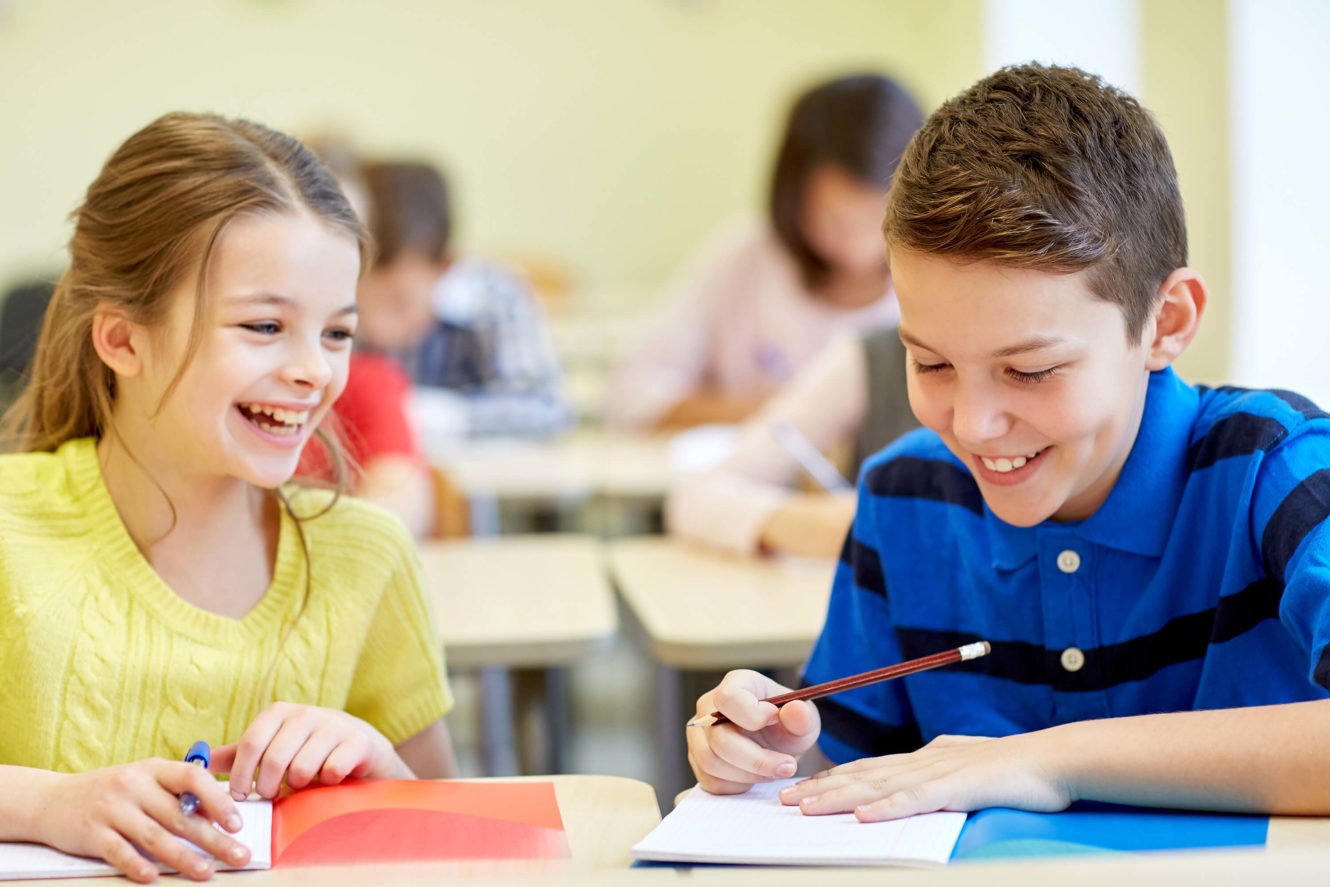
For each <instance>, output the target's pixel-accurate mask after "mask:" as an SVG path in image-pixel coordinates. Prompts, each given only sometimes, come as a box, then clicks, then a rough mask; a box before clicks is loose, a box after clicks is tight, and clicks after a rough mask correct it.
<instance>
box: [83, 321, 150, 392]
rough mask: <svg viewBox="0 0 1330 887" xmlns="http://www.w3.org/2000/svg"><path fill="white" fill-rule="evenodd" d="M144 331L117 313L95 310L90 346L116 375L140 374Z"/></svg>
mask: <svg viewBox="0 0 1330 887" xmlns="http://www.w3.org/2000/svg"><path fill="white" fill-rule="evenodd" d="M145 342H146V331H145V330H144V329H143V327H141V326H139V325H138V324H136V323H134V322H133V321H131V320H130V319H129V318H127V317H125V316H124V315H123V314H120V313H119V312H115V311H110V310H104V309H103V310H98V312H97V313H96V314H95V315H93V318H92V347H93V349H94V350H96V352H97V356H98V357H100V358H101V359H102V363H104V364H106V365H107V366H108V367H109V368H110V369H111V371H112V372H113V373H115V374H116V375H117V376H136V375H138V374H139V373H141V372H143V345H144V343H145Z"/></svg>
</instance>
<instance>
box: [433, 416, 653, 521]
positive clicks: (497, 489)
mask: <svg viewBox="0 0 1330 887" xmlns="http://www.w3.org/2000/svg"><path fill="white" fill-rule="evenodd" d="M426 450H427V452H429V454H430V458H431V459H432V460H433V461H434V463H435V464H436V465H438V466H439V467H440V468H442V469H443V470H444V471H445V472H447V474H448V477H449V479H450V480H451V481H452V482H453V483H454V484H456V485H457V487H458V488H459V489H460V490H461V491H462V492H463V493H464V494H465V495H466V496H467V497H468V498H469V499H470V500H471V503H472V522H473V525H474V526H475V527H476V528H477V529H476V532H477V533H478V534H485V533H489V534H493V533H495V532H497V531H498V524H499V520H498V510H499V507H500V506H501V505H509V506H516V507H530V506H553V507H555V508H557V509H559V510H561V511H570V510H573V509H577V508H580V507H582V506H585V505H587V504H589V503H593V502H596V503H599V504H602V505H606V506H607V507H610V506H613V507H621V506H622V505H623V503H624V502H625V500H629V501H630V503H631V504H632V505H634V506H637V507H641V506H643V505H645V506H648V507H654V506H657V505H659V503H660V502H661V501H662V500H663V499H664V497H665V494H666V493H667V492H668V490H669V485H670V480H671V477H672V469H671V466H670V455H669V437H668V436H667V435H635V434H626V433H622V432H614V431H605V430H600V429H579V430H577V431H574V432H571V433H570V434H566V435H564V436H562V437H558V438H555V439H553V440H514V439H507V438H495V439H480V440H460V441H459V440H453V441H447V440H443V441H435V442H433V444H432V445H431V444H430V443H429V442H428V441H427V442H426Z"/></svg>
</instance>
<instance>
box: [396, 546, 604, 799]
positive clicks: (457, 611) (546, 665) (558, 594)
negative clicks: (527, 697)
mask: <svg viewBox="0 0 1330 887" xmlns="http://www.w3.org/2000/svg"><path fill="white" fill-rule="evenodd" d="M420 558H421V562H422V563H423V565H424V571H425V583H426V586H427V587H428V589H429V592H430V595H431V597H432V598H433V603H434V613H435V619H436V622H437V625H438V630H439V635H440V637H441V638H442V639H443V646H444V651H445V655H446V657H447V659H448V665H449V667H451V668H475V669H478V670H479V671H480V678H481V687H482V690H481V694H480V703H481V731H482V753H483V755H484V759H485V771H486V773H488V774H491V775H493V774H507V773H513V772H516V769H517V768H516V763H515V758H514V757H513V731H512V719H513V712H512V691H511V687H510V686H509V675H508V670H509V669H513V668H540V669H548V670H550V671H548V672H547V675H546V687H545V690H546V700H545V702H546V706H545V708H546V712H547V715H548V719H549V725H550V730H549V733H550V761H549V764H550V766H549V769H550V770H552V771H554V772H558V771H560V770H562V769H564V768H563V756H564V749H565V746H566V738H567V732H568V725H567V710H568V700H567V686H566V675H565V674H564V673H563V672H562V671H561V670H557V669H559V668H560V667H561V666H566V665H568V664H570V663H573V662H576V661H577V660H579V659H581V658H583V657H585V656H587V655H589V654H590V653H592V652H594V651H595V650H597V649H599V648H600V647H602V646H604V645H605V644H607V643H608V642H609V641H610V639H611V638H612V637H613V636H614V633H615V631H617V629H618V615H617V613H616V611H615V606H614V596H613V593H612V592H611V590H610V586H609V582H608V579H607V577H606V575H605V569H604V566H603V564H602V560H603V551H602V548H601V544H600V542H599V540H596V539H593V538H591V537H589V536H574V535H562V534H559V535H544V536H501V537H485V538H471V539H458V540H450V541H443V542H426V543H423V544H422V545H421V548H420Z"/></svg>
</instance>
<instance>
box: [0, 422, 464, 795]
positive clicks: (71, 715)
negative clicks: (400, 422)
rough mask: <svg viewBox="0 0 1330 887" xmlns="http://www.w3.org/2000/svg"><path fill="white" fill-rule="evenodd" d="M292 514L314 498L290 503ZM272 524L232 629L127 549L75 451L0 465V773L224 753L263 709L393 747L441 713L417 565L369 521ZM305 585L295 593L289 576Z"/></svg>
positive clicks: (332, 517) (351, 510)
mask: <svg viewBox="0 0 1330 887" xmlns="http://www.w3.org/2000/svg"><path fill="white" fill-rule="evenodd" d="M295 501H296V510H297V511H298V512H299V513H301V514H308V513H312V512H314V511H318V510H319V508H320V506H321V504H323V503H326V501H327V498H326V494H317V493H312V492H302V493H300V494H298V495H297V497H296V499H295ZM301 526H302V527H303V529H304V535H305V540H306V544H307V546H308V552H309V557H308V559H306V556H305V552H304V550H302V546H301V544H300V539H299V534H298V533H297V526H296V522H295V520H294V519H293V518H292V517H291V516H290V515H285V514H284V515H283V519H282V527H281V536H280V540H279V543H278V551H277V561H276V565H275V569H274V571H273V580H272V585H271V586H270V587H269V589H268V591H267V593H266V594H265V595H264V596H263V598H262V599H261V600H260V601H259V603H258V605H257V606H255V607H254V609H253V610H251V611H250V612H249V613H248V614H246V615H245V616H244V617H243V618H240V619H231V618H228V617H225V616H219V615H217V614H215V613H209V612H207V611H204V610H200V609H198V608H196V607H194V606H192V605H191V604H188V603H186V602H185V601H184V600H182V599H181V598H180V597H179V596H177V595H176V594H175V593H174V592H173V591H172V590H171V589H170V588H169V587H168V586H167V585H166V584H165V583H164V582H163V581H162V580H161V578H160V577H159V576H158V575H157V574H156V573H155V572H154V571H153V569H152V567H151V565H150V564H149V563H148V562H147V560H146V559H145V558H144V557H143V555H142V554H141V553H140V552H139V550H138V549H137V547H135V545H134V543H133V541H132V540H131V539H130V537H129V533H128V532H127V531H126V529H125V526H124V524H123V523H122V522H121V520H120V515H119V514H118V513H117V512H116V510H115V506H114V504H113V503H112V501H111V498H110V495H109V494H108V493H107V491H106V486H105V484H104V482H103V480H102V475H101V469H100V466H99V464H98V461H97V451H96V446H95V444H94V442H93V441H92V440H91V439H82V440H74V441H70V442H69V443H66V444H64V445H63V446H61V447H60V449H59V450H57V451H56V452H55V453H24V454H19V455H9V456H0V764H21V765H26V766H30V767H42V768H46V769H50V770H62V771H67V772H74V771H81V770H88V769H91V768H95V767H102V766H107V765H110V764H115V763H121V762H125V761H132V760H138V759H141V758H145V757H149V756H153V755H161V756H163V757H168V758H179V757H180V756H181V755H183V754H184V752H185V750H186V749H188V748H189V745H190V743H191V742H193V741H194V740H196V739H206V740H208V741H210V742H212V743H214V744H222V743H227V742H233V741H235V740H237V739H239V738H240V735H241V733H243V732H244V730H245V728H246V727H247V726H248V725H249V723H250V722H251V721H252V720H253V718H254V716H255V715H257V714H258V713H259V712H260V711H261V710H262V709H263V708H264V707H265V706H266V705H268V704H269V703H270V702H273V701H275V700H285V701H289V702H302V703H308V704H311V705H321V706H326V707H328V708H336V709H342V710H344V711H347V712H350V713H351V714H353V715H356V716H357V717H360V718H364V719H365V720H366V721H368V722H369V723H371V724H373V725H374V726H375V727H377V728H378V729H379V730H380V731H381V732H382V733H383V734H384V735H385V736H386V737H387V738H388V739H389V740H390V741H391V742H393V743H398V742H401V741H402V740H404V739H406V738H408V737H410V736H412V735H414V734H415V733H417V732H419V731H420V730H422V729H424V728H425V727H426V726H428V725H429V724H430V723H432V722H433V721H435V720H437V719H438V718H440V717H442V716H443V714H444V713H445V712H446V711H447V710H448V709H449V708H450V707H451V706H452V694H451V691H450V689H449V687H448V684H447V680H446V678H445V677H444V671H443V659H442V650H441V647H440V644H439V642H438V635H437V633H436V631H435V627H434V623H433V618H432V615H431V613H430V609H429V606H428V604H427V602H426V600H425V597H424V595H423V594H422V591H421V576H420V566H419V559H418V557H417V555H416V550H415V547H414V545H413V543H412V541H411V539H410V537H409V536H407V534H406V532H405V530H404V529H403V528H402V526H401V525H400V524H399V523H398V522H397V521H396V520H395V519H394V518H392V517H391V516H389V515H388V514H387V513H386V512H384V511H382V510H380V509H377V508H374V507H373V506H370V505H367V504H365V503H362V502H358V501H355V500H351V499H345V498H344V499H342V500H341V501H339V502H338V503H337V505H336V506H335V507H334V508H333V509H332V510H331V511H329V512H328V513H327V514H323V515H321V516H319V517H316V518H312V519H307V520H305V521H304V522H303V523H302V524H301ZM307 566H308V567H309V569H310V571H311V572H310V581H309V583H308V585H307V583H306V567H307Z"/></svg>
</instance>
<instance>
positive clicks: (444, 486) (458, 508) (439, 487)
mask: <svg viewBox="0 0 1330 887" xmlns="http://www.w3.org/2000/svg"><path fill="white" fill-rule="evenodd" d="M430 477H431V478H432V479H433V480H434V531H433V532H432V533H431V534H430V538H432V539H457V538H460V537H463V536H470V535H471V500H470V499H469V498H467V495H466V493H465V492H464V491H463V490H462V489H461V487H459V486H458V485H457V483H456V481H454V480H453V479H452V477H450V476H449V475H448V472H447V471H446V470H445V469H443V468H441V467H440V466H438V465H431V466H430Z"/></svg>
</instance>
